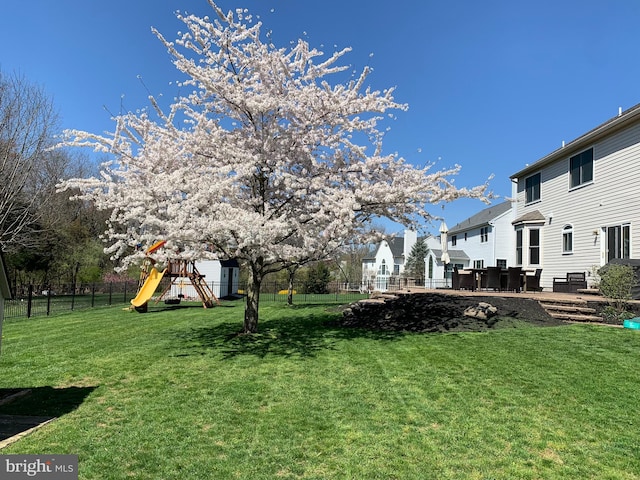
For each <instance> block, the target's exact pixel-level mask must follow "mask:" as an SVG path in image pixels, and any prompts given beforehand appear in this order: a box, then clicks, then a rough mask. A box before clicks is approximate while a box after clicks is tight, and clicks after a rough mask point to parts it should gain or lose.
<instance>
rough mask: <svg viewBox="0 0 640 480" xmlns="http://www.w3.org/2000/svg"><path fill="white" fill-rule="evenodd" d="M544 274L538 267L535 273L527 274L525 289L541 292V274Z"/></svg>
mask: <svg viewBox="0 0 640 480" xmlns="http://www.w3.org/2000/svg"><path fill="white" fill-rule="evenodd" d="M541 275H542V269H541V268H536V272H535V273H534V274H533V275H526V276H525V277H524V282H525V283H524V289H525V290H526V291H527V292H541V291H542V287H541V286H540V276H541Z"/></svg>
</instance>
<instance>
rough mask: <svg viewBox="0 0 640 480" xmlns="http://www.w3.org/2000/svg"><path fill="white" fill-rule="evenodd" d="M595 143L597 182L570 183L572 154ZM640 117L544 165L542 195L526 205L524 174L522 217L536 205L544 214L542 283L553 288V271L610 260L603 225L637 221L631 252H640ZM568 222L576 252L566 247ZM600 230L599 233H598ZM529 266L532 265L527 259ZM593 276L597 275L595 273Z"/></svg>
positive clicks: (558, 274) (519, 201) (519, 212)
mask: <svg viewBox="0 0 640 480" xmlns="http://www.w3.org/2000/svg"><path fill="white" fill-rule="evenodd" d="M588 148H593V182H592V183H589V184H586V185H583V186H580V187H577V188H574V189H570V185H569V159H570V157H572V156H573V155H575V154H577V153H580V152H582V151H584V150H587V149H588ZM638 160H640V123H636V124H635V125H631V126H629V127H627V128H625V129H624V130H620V131H617V132H615V133H613V134H611V135H609V136H608V137H604V138H601V139H600V140H598V141H596V142H595V143H592V144H590V145H589V144H585V145H581V146H580V148H578V149H571V150H569V149H568V151H567V152H566V155H564V156H562V157H561V158H559V159H558V160H557V161H555V162H554V163H551V164H548V165H546V166H543V167H542V168H541V169H540V172H541V190H540V191H541V195H540V201H539V202H535V203H531V204H529V205H525V204H524V201H525V191H524V190H525V189H524V179H525V178H526V177H527V176H529V174H527V175H526V176H524V175H523V176H521V177H519V178H518V192H517V202H516V203H517V205H518V208H517V211H516V218H518V217H520V216H522V215H524V214H526V213H529V212H533V211H536V210H537V211H539V212H540V213H542V215H544V217H545V222H544V226H543V227H542V229H541V232H542V237H541V241H542V265H541V266H542V268H543V274H542V278H541V284H542V286H543V287H545V288H551V287H552V284H553V277H563V276H564V275H565V274H566V273H567V272H571V271H579V272H585V273H587V275H588V277H589V276H590V275H591V273H592V271H593V270H595V269H597V268H599V267H600V266H602V265H604V264H605V263H607V256H606V251H605V244H606V239H605V235H603V230H602V228H603V227H610V226H616V225H621V224H625V223H629V224H630V225H631V257H632V258H633V257H636V258H637V257H638V255H639V254H640V244H639V242H640V237H638V236H636V235H634V229H636V230H637V224H638V222H639V221H640V212H638V209H637V206H638V204H639V203H640V189H638V188H637V185H638V184H639V182H640V168H638ZM565 225H571V226H572V227H573V253H571V254H564V253H563V252H562V233H563V228H564V226H565ZM594 232H598V235H594ZM524 266H525V267H526V266H528V265H524ZM589 279H590V280H591V281H593V278H589Z"/></svg>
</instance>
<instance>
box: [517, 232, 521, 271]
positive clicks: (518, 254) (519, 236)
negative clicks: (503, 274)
mask: <svg viewBox="0 0 640 480" xmlns="http://www.w3.org/2000/svg"><path fill="white" fill-rule="evenodd" d="M516 265H522V228H519V229H517V230H516Z"/></svg>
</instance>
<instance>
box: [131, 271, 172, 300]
mask: <svg viewBox="0 0 640 480" xmlns="http://www.w3.org/2000/svg"><path fill="white" fill-rule="evenodd" d="M166 271H167V270H166V269H165V270H163V271H162V272H159V271H158V270H157V269H156V267H153V268H152V269H151V271H150V272H149V276H148V277H147V279H146V280H145V281H144V285H142V288H140V290H139V291H138V295H136V298H134V299H133V300H131V305H133V306H134V307H141V306H142V305H144V304H145V303H147V302H148V301H149V299H150V298H151V297H152V296H153V294H154V293H155V292H156V288H158V285H159V284H160V280H162V277H163V276H164V272H166Z"/></svg>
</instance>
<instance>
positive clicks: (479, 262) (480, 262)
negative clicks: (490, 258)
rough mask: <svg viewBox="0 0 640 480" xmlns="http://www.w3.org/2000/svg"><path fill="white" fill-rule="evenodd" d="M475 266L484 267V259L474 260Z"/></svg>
mask: <svg viewBox="0 0 640 480" xmlns="http://www.w3.org/2000/svg"><path fill="white" fill-rule="evenodd" d="M473 268H484V260H474V261H473Z"/></svg>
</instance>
